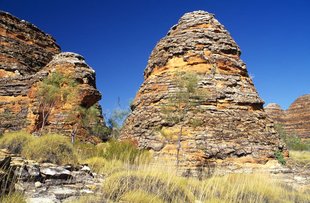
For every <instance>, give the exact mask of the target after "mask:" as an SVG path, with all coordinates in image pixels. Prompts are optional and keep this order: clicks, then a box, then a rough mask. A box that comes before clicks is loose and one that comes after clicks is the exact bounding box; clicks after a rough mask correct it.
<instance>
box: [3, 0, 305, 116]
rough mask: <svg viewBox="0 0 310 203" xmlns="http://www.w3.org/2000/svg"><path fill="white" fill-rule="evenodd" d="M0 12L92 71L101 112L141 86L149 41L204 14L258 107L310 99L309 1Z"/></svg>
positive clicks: (170, 1) (166, 2) (194, 0)
mask: <svg viewBox="0 0 310 203" xmlns="http://www.w3.org/2000/svg"><path fill="white" fill-rule="evenodd" d="M0 9H1V10H5V11H8V12H10V13H12V14H13V15H15V16H17V17H19V18H22V19H25V20H27V21H30V22H31V23H33V24H35V25H37V26H38V27H39V28H40V29H42V30H43V31H45V32H47V33H49V34H51V35H52V36H53V37H54V38H55V39H56V40H57V42H58V44H59V45H60V46H61V47H62V50H63V51H72V52H76V53H79V54H81V55H83V56H84V57H85V58H86V61H87V63H88V64H89V65H90V66H91V67H93V68H94V69H95V70H96V72H97V85H98V88H99V89H100V91H101V92H102V94H103V99H102V101H101V104H102V105H103V108H104V111H105V112H106V113H109V112H111V111H112V109H114V108H116V107H117V103H118V98H120V101H121V105H122V106H123V107H125V106H126V105H128V104H129V101H130V100H131V99H133V98H134V96H135V94H136V92H137V90H138V89H139V86H140V85H141V83H142V82H143V71H144V68H145V66H146V64H147V60H148V57H149V55H150V53H151V51H152V49H153V48H154V46H155V44H156V43H157V41H158V40H159V39H160V38H162V37H164V36H165V34H166V33H167V31H168V30H169V28H170V27H171V26H172V25H174V24H175V23H177V21H178V19H179V18H180V17H181V16H182V15H183V14H184V13H186V12H190V11H194V10H206V11H208V12H211V13H214V14H215V15H216V18H217V19H218V20H219V21H220V22H221V23H222V24H224V25H225V27H226V28H227V29H228V31H229V32H230V33H231V35H232V37H233V38H234V39H235V41H236V42H237V43H238V45H239V46H240V48H241V50H242V56H241V58H242V59H243V60H244V61H245V63H246V64H247V68H248V71H249V73H250V74H251V75H252V76H254V83H255V86H256V88H257V90H258V92H259V95H260V96H261V97H262V98H263V99H264V100H265V102H266V103H269V102H276V103H278V104H280V105H281V106H282V107H283V108H284V109H286V108H287V107H288V106H289V105H290V104H291V103H292V102H293V101H294V100H295V99H296V98H297V97H298V96H301V95H303V94H307V93H310V12H309V10H310V1H309V0H273V1H271V0H251V1H249V0H234V1H232V0H131V1H126V0H122V1H117V0H113V1H112V0H111V1H107V0H88V1H79V0H49V1H48V0H45V1H42V0H27V1H21V0H0Z"/></svg>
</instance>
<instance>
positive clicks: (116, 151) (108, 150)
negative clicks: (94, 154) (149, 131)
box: [97, 140, 149, 164]
mask: <svg viewBox="0 0 310 203" xmlns="http://www.w3.org/2000/svg"><path fill="white" fill-rule="evenodd" d="M97 149H98V156H102V157H103V158H105V159H107V160H113V159H116V160H121V161H123V162H127V163H131V164H132V163H135V162H136V163H137V162H142V161H148V159H149V153H148V152H147V151H144V150H139V149H138V148H137V147H136V146H135V145H134V144H133V143H132V142H131V141H128V140H126V141H120V142H119V141H116V140H111V141H109V142H108V143H104V144H100V145H98V147H97Z"/></svg>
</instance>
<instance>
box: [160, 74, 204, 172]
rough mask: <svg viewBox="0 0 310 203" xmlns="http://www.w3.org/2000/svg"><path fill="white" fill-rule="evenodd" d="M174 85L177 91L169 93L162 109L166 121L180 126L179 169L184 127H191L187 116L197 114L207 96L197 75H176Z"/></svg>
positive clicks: (177, 162)
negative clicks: (199, 84) (189, 113)
mask: <svg viewBox="0 0 310 203" xmlns="http://www.w3.org/2000/svg"><path fill="white" fill-rule="evenodd" d="M173 83H174V85H175V87H176V90H175V91H173V92H171V93H169V99H168V101H167V102H166V103H165V104H163V106H162V107H161V112H162V113H163V115H164V116H165V119H166V120H167V121H168V122H170V123H172V124H173V125H180V129H179V133H178V138H177V143H176V144H177V155H176V166H177V169H178V167H179V162H180V159H179V154H180V150H181V139H182V136H183V127H184V126H185V125H190V121H189V120H188V119H187V120H186V116H187V113H188V112H189V111H192V112H197V111H198V109H197V108H196V107H197V106H198V105H199V104H200V103H201V102H202V101H203V98H204V96H205V93H204V91H203V90H202V89H199V88H198V76H197V74H195V73H184V72H182V73H176V74H175V77H174V80H173Z"/></svg>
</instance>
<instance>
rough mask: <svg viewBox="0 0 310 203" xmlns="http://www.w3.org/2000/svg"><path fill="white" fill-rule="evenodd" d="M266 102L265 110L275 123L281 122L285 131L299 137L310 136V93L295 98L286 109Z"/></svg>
mask: <svg viewBox="0 0 310 203" xmlns="http://www.w3.org/2000/svg"><path fill="white" fill-rule="evenodd" d="M277 106H278V107H276V105H274V104H268V105H267V106H266V107H265V111H266V112H267V114H268V116H269V117H270V118H272V119H273V120H274V121H275V122H276V123H278V124H281V125H282V126H283V129H284V130H285V131H286V133H288V134H290V135H296V136H299V137H301V138H310V94H306V95H303V96H300V97H299V98H297V99H296V100H295V101H294V102H293V103H292V104H291V105H290V107H289V108H288V109H287V110H284V111H283V110H282V109H281V108H279V105H277Z"/></svg>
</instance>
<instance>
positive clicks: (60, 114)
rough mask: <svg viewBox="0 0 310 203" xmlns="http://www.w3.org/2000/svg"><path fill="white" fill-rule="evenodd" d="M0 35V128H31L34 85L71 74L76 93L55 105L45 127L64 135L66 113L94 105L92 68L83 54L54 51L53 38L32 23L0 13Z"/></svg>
mask: <svg viewBox="0 0 310 203" xmlns="http://www.w3.org/2000/svg"><path fill="white" fill-rule="evenodd" d="M0 39H1V41H0V46H1V47H0V59H1V60H0V131H1V132H4V131H15V130H28V131H31V132H33V131H35V130H37V125H38V122H39V109H38V108H39V107H38V103H39V102H38V101H37V96H36V95H37V94H36V93H37V91H38V90H37V87H38V83H39V82H40V81H42V80H43V79H44V78H46V77H48V75H49V74H50V73H52V72H59V73H62V74H63V75H67V76H70V77H71V78H73V79H74V80H75V81H76V82H77V86H76V88H77V92H78V96H77V98H75V100H74V102H71V103H68V102H67V103H61V102H59V103H58V104H56V106H55V107H54V108H53V109H52V113H51V116H50V117H49V118H48V121H47V125H46V130H48V131H50V132H60V133H65V134H69V133H70V131H72V128H73V127H72V126H73V125H74V123H71V122H70V121H69V120H68V119H67V116H68V112H69V111H71V110H72V109H73V108H75V107H76V106H83V107H86V108H88V107H90V106H92V105H96V104H97V102H98V101H99V100H100V99H101V94H100V92H99V91H98V90H97V89H96V77H95V71H94V70H93V69H92V68H91V67H89V66H88V65H87V64H86V62H85V60H84V58H83V57H82V56H80V55H78V54H74V53H60V48H59V46H58V45H57V44H56V42H55V40H54V39H53V38H52V37H51V36H50V35H47V34H45V33H44V32H42V31H41V30H39V29H38V28H37V27H35V26H34V25H32V24H30V23H28V22H26V21H23V20H20V19H18V18H16V17H14V16H12V15H10V14H9V13H5V12H2V11H1V12H0ZM97 108H100V106H98V105H97ZM99 116H101V117H102V115H99Z"/></svg>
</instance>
